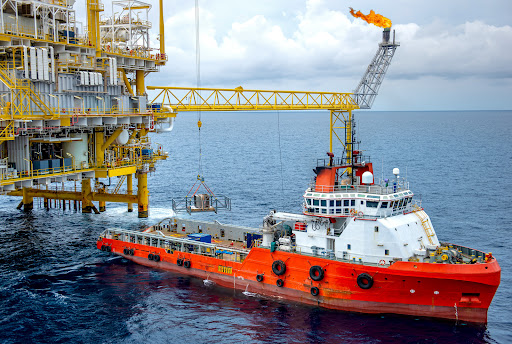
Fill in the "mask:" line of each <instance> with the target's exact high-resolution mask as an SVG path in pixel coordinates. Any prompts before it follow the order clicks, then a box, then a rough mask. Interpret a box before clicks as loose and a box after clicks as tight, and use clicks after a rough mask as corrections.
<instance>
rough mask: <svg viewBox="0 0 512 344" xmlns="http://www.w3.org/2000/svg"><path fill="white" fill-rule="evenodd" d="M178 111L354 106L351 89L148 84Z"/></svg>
mask: <svg viewBox="0 0 512 344" xmlns="http://www.w3.org/2000/svg"><path fill="white" fill-rule="evenodd" d="M147 88H148V90H156V91H160V92H159V93H158V94H157V96H156V97H155V98H154V100H153V101H152V102H151V103H161V104H162V106H169V107H170V108H171V109H173V110H174V111H178V112H179V111H251V110H252V111H258V110H260V111H263V110H323V109H327V110H331V109H332V110H354V109H357V108H358V106H357V103H356V102H355V100H354V99H353V98H352V96H351V94H350V93H338V92H300V91H268V90H244V89H243V88H242V87H237V88H233V89H222V88H193V87H162V86H148V87H147Z"/></svg>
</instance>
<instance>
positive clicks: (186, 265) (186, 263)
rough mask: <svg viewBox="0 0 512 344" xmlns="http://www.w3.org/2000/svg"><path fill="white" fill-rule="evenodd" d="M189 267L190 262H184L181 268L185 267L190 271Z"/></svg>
mask: <svg viewBox="0 0 512 344" xmlns="http://www.w3.org/2000/svg"><path fill="white" fill-rule="evenodd" d="M190 265H192V263H190V260H186V261H185V262H184V263H183V266H184V267H186V268H187V269H190Z"/></svg>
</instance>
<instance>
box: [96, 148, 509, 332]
mask: <svg viewBox="0 0 512 344" xmlns="http://www.w3.org/2000/svg"><path fill="white" fill-rule="evenodd" d="M348 146H350V145H348ZM328 154H329V157H328V158H327V159H320V160H319V163H318V164H317V165H318V166H317V167H316V169H315V170H314V171H315V173H316V178H315V182H314V183H313V184H312V185H311V186H310V187H309V188H308V189H307V190H306V192H305V193H304V205H303V213H302V214H292V213H283V212H276V211H272V212H271V213H270V214H269V215H268V216H266V217H265V219H264V220H263V224H262V227H261V228H249V227H241V226H234V225H225V224H221V223H220V222H217V221H216V222H207V221H198V220H192V219H184V218H178V217H171V218H168V219H165V220H162V221H160V222H159V223H158V224H156V225H154V226H152V227H149V228H147V229H145V230H143V231H130V230H124V229H117V228H111V229H107V230H105V231H104V232H103V233H102V234H101V236H100V238H99V240H98V242H97V247H98V249H101V250H103V251H107V252H112V253H115V254H117V255H121V256H123V257H124V258H126V259H129V260H132V261H133V262H135V263H138V264H142V265H146V266H150V267H154V268H159V269H164V270H169V271H173V272H177V273H181V274H185V275H190V276H194V277H198V278H201V279H204V280H207V281H210V282H214V283H216V284H218V285H221V286H224V287H227V288H234V289H239V290H244V291H249V292H252V293H257V294H260V295H266V296H271V297H281V298H285V299H289V300H293V301H298V302H302V303H306V304H311V305H318V306H320V307H325V308H330V309H337V310H343V311H355V312H364V313H396V314H405V315H413V316H426V317H435V318H445V319H455V320H460V321H467V322H476V323H486V322H487V311H488V308H489V305H490V304H491V301H492V299H493V297H494V294H495V292H496V290H497V288H498V286H499V284H500V274H501V269H500V266H499V265H498V262H497V261H496V258H494V257H493V256H492V254H491V253H485V252H482V251H479V250H476V249H472V248H468V247H463V246H460V245H456V244H452V243H445V242H440V241H439V239H438V237H437V235H436V232H435V231H434V228H433V226H432V223H431V221H430V218H429V216H428V215H427V214H426V213H425V211H424V210H423V209H422V208H421V207H420V206H419V205H418V204H416V203H415V201H414V200H413V198H414V194H413V192H412V191H411V190H410V189H409V187H408V183H407V181H405V180H404V179H403V178H400V176H399V170H398V169H397V168H395V169H394V170H393V174H394V177H392V178H391V179H390V180H388V179H384V180H383V181H381V182H380V183H374V176H373V168H372V163H371V162H369V159H368V157H364V156H363V155H362V153H361V152H360V151H356V150H348V149H346V151H345V154H344V156H343V157H340V158H335V157H334V156H333V154H332V153H328ZM197 207H201V204H197Z"/></svg>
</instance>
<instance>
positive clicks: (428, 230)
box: [413, 205, 435, 245]
mask: <svg viewBox="0 0 512 344" xmlns="http://www.w3.org/2000/svg"><path fill="white" fill-rule="evenodd" d="M413 208H414V214H416V216H417V217H418V219H420V222H421V226H422V227H423V230H424V231H425V234H426V235H427V239H428V241H429V242H430V245H433V244H434V242H433V241H432V237H433V236H435V234H434V230H433V229H432V226H431V225H430V221H429V220H428V216H427V213H425V211H424V210H423V208H420V207H418V206H417V205H413Z"/></svg>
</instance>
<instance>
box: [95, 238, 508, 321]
mask: <svg viewBox="0 0 512 344" xmlns="http://www.w3.org/2000/svg"><path fill="white" fill-rule="evenodd" d="M126 244H127V243H126V242H119V241H117V240H113V239H105V238H103V239H102V240H101V241H98V244H97V246H98V249H100V248H101V247H102V246H103V245H106V246H109V247H110V251H111V252H112V253H114V254H117V255H120V256H122V257H124V258H126V259H128V260H131V261H133V262H134V263H137V264H140V265H144V266H148V267H152V268H157V269H162V270H167V271H171V272H176V273H180V274H183V275H188V276H192V277H197V278H200V279H203V280H209V281H212V282H214V283H215V284H216V285H219V286H222V287H226V288H233V289H237V290H241V291H249V292H251V293H256V294H260V295H264V296H268V297H272V298H278V299H287V300H291V301H294V302H299V303H303V304H308V305H313V306H319V307H324V308H328V309H333V310H340V311H347V312H358V313H369V314H401V315H408V316H421V317H430V318H440V319H448V320H455V321H462V322H471V323H484V324H485V323H487V312H488V307H489V305H490V303H491V301H492V298H493V296H494V294H495V292H496V289H497V287H498V284H499V280H500V273H501V270H500V267H499V265H498V263H497V261H496V260H495V259H494V258H493V261H492V262H490V263H487V264H478V266H477V265H454V266H450V265H446V264H425V263H413V264H409V262H397V263H395V264H393V265H392V266H391V267H377V266H366V265H361V264H351V263H344V262H338V261H332V260H328V259H324V258H319V257H311V256H304V255H300V254H295V253H288V252H273V253H271V252H270V250H268V249H264V248H253V249H252V250H251V252H250V253H249V255H248V256H247V258H246V259H245V260H244V262H243V263H240V262H233V261H225V260H223V259H218V258H213V257H208V256H202V255H197V254H193V253H187V252H179V251H174V252H173V253H168V252H166V251H165V250H164V249H162V248H156V247H149V246H145V245H140V244H133V243H132V244H130V245H128V246H127V245H126ZM126 248H131V249H132V250H133V251H135V254H134V255H133V256H132V255H130V254H125V253H123V251H124V249H126ZM149 254H158V255H159V256H160V261H159V262H156V261H152V260H149V259H148V255H149ZM178 259H181V260H182V261H183V262H184V261H189V262H190V263H189V264H190V267H188V268H187V267H185V266H183V265H181V266H180V265H178V264H177V261H178ZM275 260H282V261H284V262H286V265H287V271H286V272H285V273H284V274H283V275H282V276H278V275H276V274H275V273H274V272H273V271H272V268H271V266H272V262H273V261H275ZM294 263H295V264H294ZM314 265H319V266H323V267H324V270H325V278H323V279H322V280H321V281H314V280H312V279H311V278H310V275H309V269H310V267H311V266H314ZM400 265H402V266H400ZM404 265H405V267H406V266H408V265H410V266H411V267H412V268H413V269H418V268H421V267H424V266H428V265H430V266H432V265H435V269H436V270H443V267H445V269H446V267H447V268H451V269H450V270H452V271H450V272H448V273H442V272H441V273H440V272H428V271H419V272H418V271H410V270H406V269H404ZM294 267H295V268H294ZM297 267H301V268H297ZM393 267H395V268H393ZM414 267H416V268H414ZM455 267H456V268H457V269H453V268H455ZM461 268H463V269H464V268H466V269H465V270H467V271H465V273H460V272H459V273H454V271H455V270H461ZM467 268H469V269H467ZM475 268H478V269H475ZM480 268H481V269H480ZM423 270H425V269H423ZM476 270H485V272H482V271H476ZM362 273H367V274H369V275H370V276H372V279H373V285H372V287H371V288H369V289H362V288H360V287H359V286H358V284H357V276H359V275H360V274H362ZM258 274H260V275H263V276H264V277H263V281H261V282H258V281H257V280H256V276H257V275H258ZM483 275H484V276H483ZM278 280H281V281H283V284H282V287H279V286H277V283H276V282H277V281H278ZM482 280H485V281H486V283H485V284H484V283H481V282H478V281H482ZM496 281H497V282H496ZM496 283H497V284H496ZM315 287H316V288H318V291H319V294H318V295H316V296H314V295H312V293H311V290H312V288H315Z"/></svg>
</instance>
